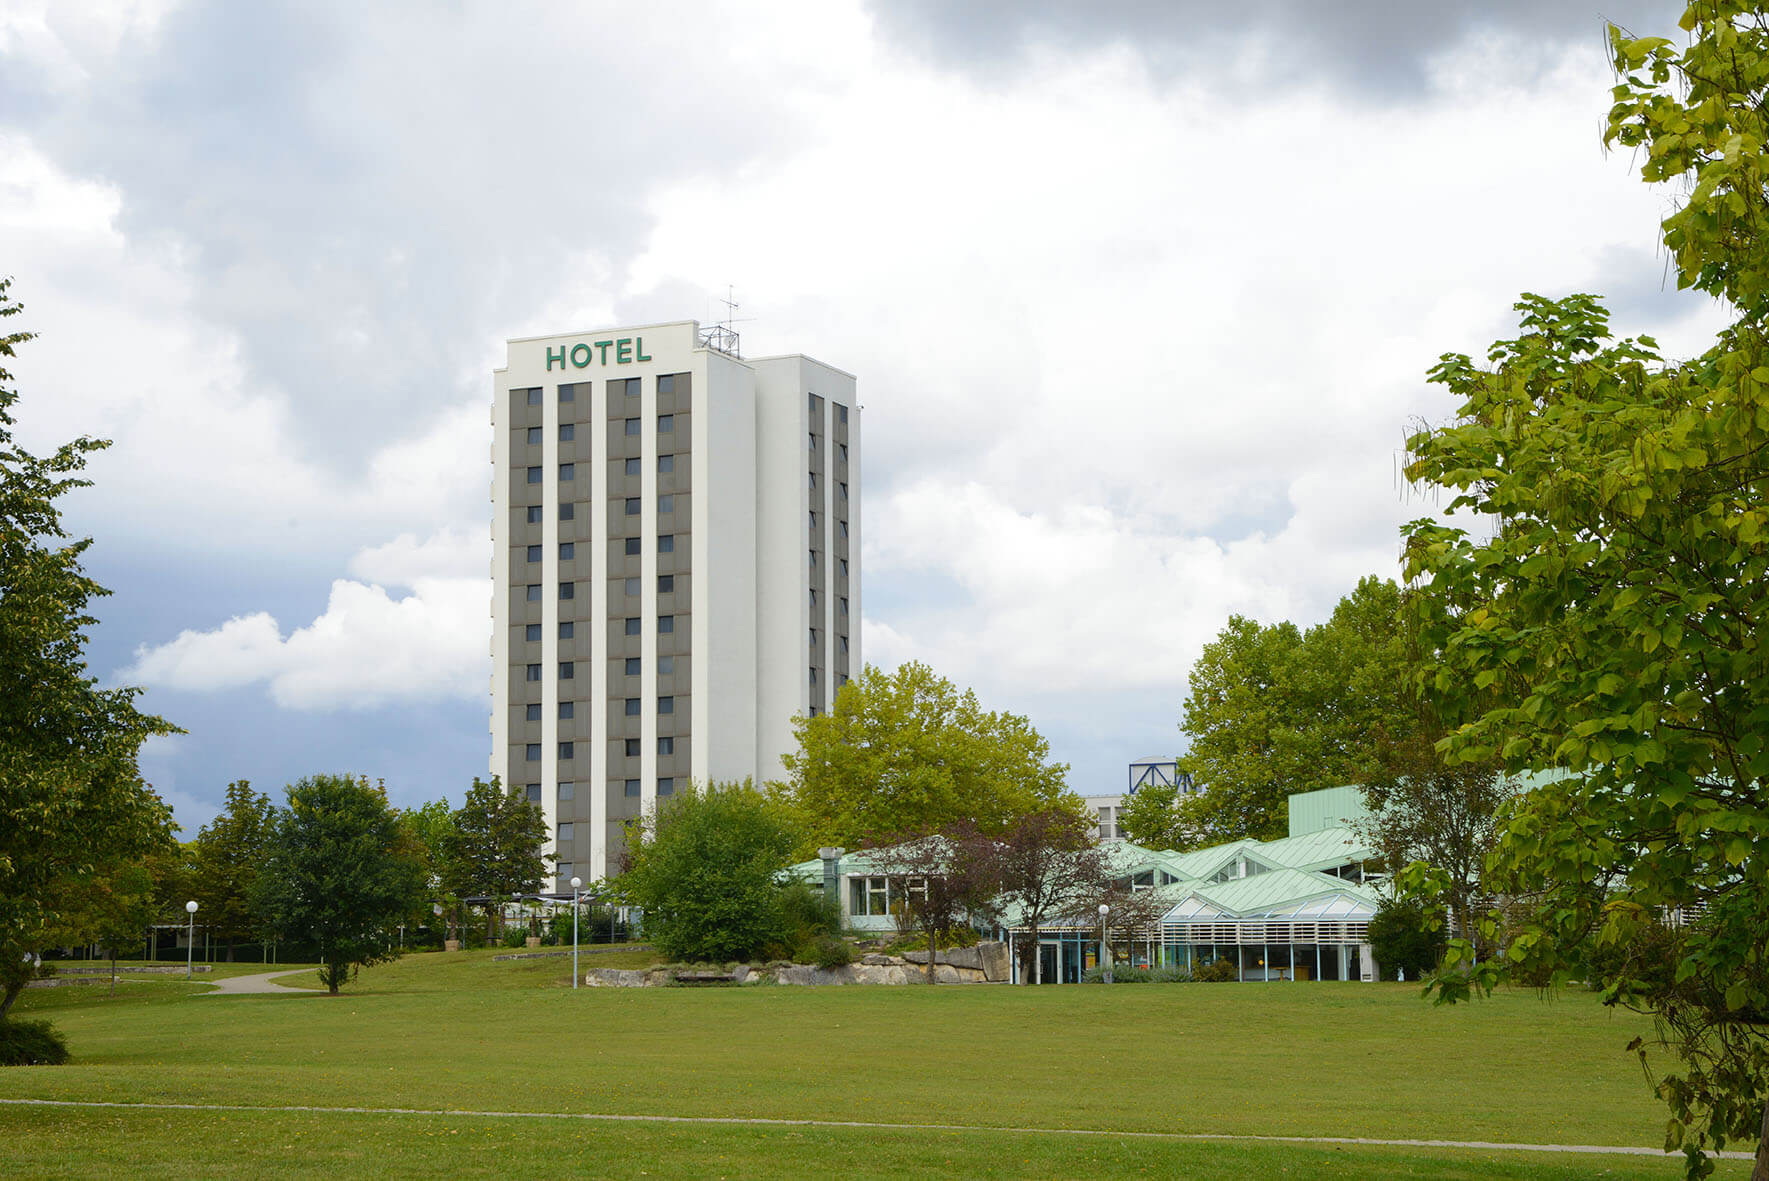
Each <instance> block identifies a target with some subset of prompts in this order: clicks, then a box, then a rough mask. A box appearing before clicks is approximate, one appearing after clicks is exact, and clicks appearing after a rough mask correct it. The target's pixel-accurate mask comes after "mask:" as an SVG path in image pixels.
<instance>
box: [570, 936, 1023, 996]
mask: <svg viewBox="0 0 1769 1181" xmlns="http://www.w3.org/2000/svg"><path fill="white" fill-rule="evenodd" d="M1007 978H1008V959H1007V945H1006V944H1003V943H979V944H978V945H977V946H976V947H964V948H958V949H955V950H953V951H943V952H941V953H940V954H939V958H938V959H936V960H935V962H934V980H935V982H937V983H939V984H981V983H983V982H984V981H1003V980H1006V979H1007ZM926 979H927V953H926V952H925V951H923V952H913V951H912V952H910V953H908V954H907V955H906V956H894V955H878V954H876V953H875V954H871V955H865V956H862V957H860V962H859V963H857V964H848V965H846V966H844V967H840V968H819V967H817V966H816V965H815V964H764V965H752V964H738V965H737V967H736V968H734V969H733V970H732V972H731V983H733V984H741V985H750V984H789V985H801V986H818V985H827V984H920V983H921V982H923V981H924V980H926ZM584 983H585V984H587V985H589V986H590V987H591V988H658V987H663V986H667V985H671V984H675V983H676V979H675V972H674V970H672V969H670V968H592V969H590V970H589V971H588V972H585V973H584Z"/></svg>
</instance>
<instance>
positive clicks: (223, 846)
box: [192, 779, 274, 961]
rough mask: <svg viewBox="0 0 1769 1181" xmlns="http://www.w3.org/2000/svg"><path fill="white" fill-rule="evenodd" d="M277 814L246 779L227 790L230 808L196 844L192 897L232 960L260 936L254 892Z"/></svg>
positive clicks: (226, 808)
mask: <svg viewBox="0 0 1769 1181" xmlns="http://www.w3.org/2000/svg"><path fill="white" fill-rule="evenodd" d="M273 812H274V809H273V808H272V806H271V803H270V797H269V796H267V795H262V794H260V793H258V792H255V791H253V790H252V785H251V784H250V783H249V782H247V781H246V780H244V779H240V780H236V781H234V782H233V783H230V784H228V785H227V805H226V807H225V808H224V809H223V810H222V812H221V814H220V815H219V816H217V817H215V819H214V820H212V821H210V822H209V823H208V824H206V825H204V826H203V828H202V829H201V830H200V831H199V832H198V833H197V839H196V840H195V842H193V848H192V862H193V866H192V868H193V870H194V874H193V877H194V882H193V886H194V891H193V893H192V897H194V898H195V899H196V900H197V902H198V903H199V904H200V905H201V907H202V910H201V912H200V913H201V914H202V916H203V922H204V923H206V924H208V926H209V929H210V930H211V931H213V932H214V934H215V937H216V938H218V939H224V940H226V941H227V958H228V960H229V961H231V960H232V959H233V944H234V941H235V940H245V939H251V938H252V936H253V935H255V934H256V933H257V922H256V917H255V916H254V914H253V912H252V895H253V886H254V884H255V883H256V881H257V879H258V868H259V866H260V865H261V864H263V861H264V852H265V846H266V844H267V843H268V842H269V840H270V833H271V824H272V819H273Z"/></svg>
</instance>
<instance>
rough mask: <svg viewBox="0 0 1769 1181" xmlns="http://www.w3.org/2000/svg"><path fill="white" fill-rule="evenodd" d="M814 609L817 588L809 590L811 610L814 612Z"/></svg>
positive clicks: (815, 606) (815, 607)
mask: <svg viewBox="0 0 1769 1181" xmlns="http://www.w3.org/2000/svg"><path fill="white" fill-rule="evenodd" d="M816 609H817V588H816V587H812V588H811V610H813V611H815V610H816Z"/></svg>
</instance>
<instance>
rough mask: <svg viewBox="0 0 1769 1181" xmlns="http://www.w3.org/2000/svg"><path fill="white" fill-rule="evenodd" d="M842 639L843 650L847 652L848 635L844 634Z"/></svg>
mask: <svg viewBox="0 0 1769 1181" xmlns="http://www.w3.org/2000/svg"><path fill="white" fill-rule="evenodd" d="M841 641H842V651H843V652H846V651H847V650H848V637H846V636H843V637H842V638H841Z"/></svg>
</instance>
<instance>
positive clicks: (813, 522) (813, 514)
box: [811, 509, 817, 529]
mask: <svg viewBox="0 0 1769 1181" xmlns="http://www.w3.org/2000/svg"><path fill="white" fill-rule="evenodd" d="M816 527H817V510H816V509H812V510H811V528H813V529H815V528H816Z"/></svg>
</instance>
